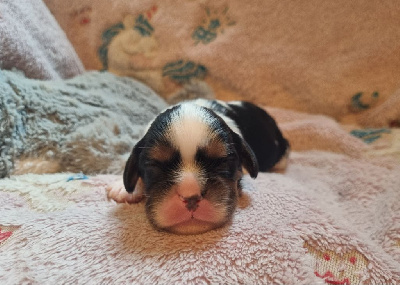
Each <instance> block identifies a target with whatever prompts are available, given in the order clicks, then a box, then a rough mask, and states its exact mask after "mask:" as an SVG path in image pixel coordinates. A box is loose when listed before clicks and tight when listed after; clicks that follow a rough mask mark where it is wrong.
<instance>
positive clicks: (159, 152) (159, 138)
mask: <svg viewBox="0 0 400 285" xmlns="http://www.w3.org/2000/svg"><path fill="white" fill-rule="evenodd" d="M242 167H244V168H245V169H246V170H247V171H248V172H249V174H250V176H252V177H253V178H255V177H256V176H257V173H258V165H257V161H256V158H255V156H254V154H253V152H252V150H251V149H250V147H249V146H248V145H247V143H246V142H245V141H244V140H243V139H242V138H241V137H240V136H239V135H238V134H237V133H235V132H233V131H232V130H231V129H230V128H229V127H228V125H227V124H226V123H225V121H224V120H223V119H222V118H221V117H219V116H218V115H217V114H216V113H214V112H213V111H212V110H210V109H208V108H205V107H200V106H198V105H195V104H192V103H183V104H181V105H177V106H174V107H172V108H170V109H167V110H166V111H164V112H163V113H161V114H160V115H159V116H158V117H157V118H156V119H155V120H154V121H153V123H152V124H151V125H150V127H149V129H148V131H147V133H146V134H145V136H144V137H143V138H142V139H141V140H140V141H139V142H138V143H137V144H136V146H135V147H134V149H133V151H132V154H131V156H130V158H129V160H128V162H127V164H126V167H125V172H124V184H125V188H126V190H127V191H128V192H133V191H134V189H135V186H136V183H137V181H138V179H142V182H143V185H144V195H145V197H146V198H147V199H146V213H147V216H148V218H149V220H150V222H151V223H152V224H153V225H154V226H155V227H156V228H159V229H163V230H167V231H171V232H175V233H181V234H195V233H201V232H205V231H208V230H211V229H213V228H216V227H220V226H222V225H224V224H225V223H227V222H228V221H229V220H230V219H231V217H232V214H233V212H234V210H235V207H236V203H237V198H238V194H239V191H240V189H239V188H238V187H240V186H239V180H240V179H241V177H242Z"/></svg>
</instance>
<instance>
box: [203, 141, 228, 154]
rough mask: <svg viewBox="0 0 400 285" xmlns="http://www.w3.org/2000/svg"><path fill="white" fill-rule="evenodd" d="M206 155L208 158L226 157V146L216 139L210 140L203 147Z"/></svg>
mask: <svg viewBox="0 0 400 285" xmlns="http://www.w3.org/2000/svg"><path fill="white" fill-rule="evenodd" d="M204 150H205V152H206V154H207V155H208V156H209V157H215V158H218V157H225V156H227V149H226V145H225V144H224V143H223V142H222V141H221V140H220V139H218V138H212V139H211V140H210V142H209V143H208V144H207V145H206V146H205V147H204Z"/></svg>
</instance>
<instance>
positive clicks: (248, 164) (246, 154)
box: [232, 131, 258, 178]
mask: <svg viewBox="0 0 400 285" xmlns="http://www.w3.org/2000/svg"><path fill="white" fill-rule="evenodd" d="M232 137H233V142H234V143H235V148H236V151H237V152H238V154H239V156H240V158H241V160H242V164H243V166H244V168H245V169H246V170H247V171H248V172H249V174H250V176H251V177H252V178H256V177H257V174H258V163H257V158H256V156H255V154H254V152H253V150H252V149H251V148H250V146H249V145H248V144H247V142H246V141H245V140H244V139H243V138H242V137H241V136H239V135H238V134H237V133H235V132H233V131H232Z"/></svg>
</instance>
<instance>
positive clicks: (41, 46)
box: [0, 0, 84, 79]
mask: <svg viewBox="0 0 400 285" xmlns="http://www.w3.org/2000/svg"><path fill="white" fill-rule="evenodd" d="M0 68H1V69H13V68H16V69H19V70H21V71H23V72H24V73H25V74H26V76H27V77H29V78H37V79H59V78H69V77H73V76H75V75H78V74H80V73H82V72H83V70H84V68H83V65H82V62H81V61H80V59H79V58H78V56H77V54H76V52H75V50H74V48H73V47H72V45H71V43H70V42H69V41H68V39H67V37H66V35H65V33H64V32H63V30H62V29H61V28H60V26H59V25H58V23H57V21H56V20H55V19H54V17H53V15H52V14H51V13H50V12H49V10H48V8H47V7H46V5H45V4H44V3H43V1H41V0H1V1H0Z"/></svg>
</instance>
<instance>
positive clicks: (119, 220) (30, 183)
mask: <svg viewBox="0 0 400 285" xmlns="http://www.w3.org/2000/svg"><path fill="white" fill-rule="evenodd" d="M269 111H270V112H271V114H273V115H274V116H275V117H276V118H277V119H278V122H279V124H280V126H281V128H282V129H283V132H284V133H285V135H286V136H287V137H288V138H289V139H290V140H291V142H292V146H293V149H294V151H293V152H292V154H291V157H290V162H289V167H288V168H287V170H286V171H285V172H284V173H262V174H260V175H259V177H258V178H257V179H256V180H251V179H250V178H247V179H246V187H245V189H244V192H245V195H244V197H243V198H242V199H241V200H240V207H239V208H238V209H237V211H236V213H235V216H234V219H233V222H232V224H230V225H227V226H226V227H224V228H221V229H218V230H214V231H211V232H208V233H205V234H202V235H196V236H178V235H174V234H168V233H164V232H159V231H156V230H154V229H153V228H152V227H151V226H150V224H149V223H148V221H147V219H146V216H145V212H144V205H143V203H140V204H136V205H124V204H122V205H121V204H119V205H118V204H116V203H115V202H111V201H107V199H106V194H105V187H106V186H107V185H108V184H109V183H112V182H113V181H115V180H116V179H121V177H120V176H112V175H104V176H96V177H92V178H90V179H89V180H82V181H79V180H77V181H70V182H66V180H67V178H68V176H69V175H70V174H66V173H65V174H52V175H29V174H27V175H22V176H15V177H12V178H10V179H4V180H0V189H1V191H0V209H1V216H0V228H1V231H0V250H1V255H0V283H2V284H14V283H24V282H25V283H32V284H43V283H49V284H56V283H79V284H81V283H89V284H104V283H114V284H116V283H129V284H130V283H138V284H155V283H160V284H165V283H168V284H210V283H219V284H220V283H228V284H232V283H235V284H256V283H264V284H265V283H280V284H282V283H284V284H324V283H325V284H372V283H375V284H398V283H399V282H400V270H399V268H400V259H399V256H400V210H399V209H400V191H399V189H400V180H399V178H398V177H399V173H400V166H399V164H398V163H396V162H395V161H393V160H392V158H391V156H389V157H387V158H386V159H382V158H368V159H367V158H365V153H368V152H372V151H373V147H370V146H367V145H366V144H364V143H363V142H362V141H361V140H359V139H357V138H355V137H353V136H351V135H349V134H347V133H346V132H345V131H344V130H343V129H342V128H341V127H340V126H339V125H338V124H337V123H335V122H334V121H333V120H331V119H329V118H327V117H323V116H311V115H306V114H301V113H295V112H291V111H284V110H281V109H269Z"/></svg>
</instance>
